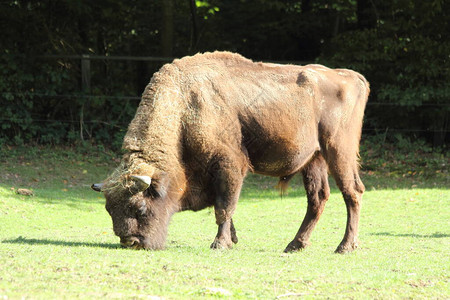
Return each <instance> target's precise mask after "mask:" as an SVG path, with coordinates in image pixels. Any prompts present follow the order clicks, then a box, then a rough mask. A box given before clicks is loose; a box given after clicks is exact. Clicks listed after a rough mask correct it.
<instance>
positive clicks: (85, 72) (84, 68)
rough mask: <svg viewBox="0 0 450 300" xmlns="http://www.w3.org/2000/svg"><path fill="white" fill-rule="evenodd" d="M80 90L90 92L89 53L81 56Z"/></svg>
mask: <svg viewBox="0 0 450 300" xmlns="http://www.w3.org/2000/svg"><path fill="white" fill-rule="evenodd" d="M81 90H82V91H83V93H90V92H91V59H90V57H89V54H83V55H82V56H81Z"/></svg>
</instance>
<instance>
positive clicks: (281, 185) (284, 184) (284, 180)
mask: <svg viewBox="0 0 450 300" xmlns="http://www.w3.org/2000/svg"><path fill="white" fill-rule="evenodd" d="M294 175H295V173H294V174H291V175H287V176H282V177H280V180H279V181H278V184H277V185H276V188H277V189H279V190H280V195H281V196H283V195H285V194H286V190H287V188H288V187H289V181H290V180H291V179H292V177H294Z"/></svg>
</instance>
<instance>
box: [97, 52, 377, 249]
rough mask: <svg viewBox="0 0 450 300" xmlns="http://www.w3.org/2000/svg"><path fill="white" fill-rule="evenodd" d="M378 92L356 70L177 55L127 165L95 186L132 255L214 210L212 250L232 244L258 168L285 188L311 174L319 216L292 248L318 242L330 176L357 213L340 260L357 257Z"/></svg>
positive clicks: (147, 96) (152, 95)
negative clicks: (361, 162) (364, 148)
mask: <svg viewBox="0 0 450 300" xmlns="http://www.w3.org/2000/svg"><path fill="white" fill-rule="evenodd" d="M368 95H369V84H368V82H367V81H366V80H365V79H364V77H363V76H362V75H360V74H358V73H356V72H354V71H351V70H346V69H329V68H326V67H324V66H321V65H307V66H296V65H279V64H270V63H255V62H252V61H251V60H249V59H246V58H244V57H242V56H240V55H238V54H233V53H229V52H214V53H205V54H197V55H195V56H192V57H185V58H182V59H176V60H174V61H173V63H171V64H166V65H165V66H163V67H162V68H161V69H160V71H159V72H157V73H155V74H154V76H153V78H152V79H151V81H150V84H149V85H148V86H147V87H146V89H145V91H144V93H143V95H142V101H141V103H140V105H139V108H138V109H137V112H136V116H135V117H134V119H133V121H132V122H131V123H130V125H129V128H128V132H127V134H126V136H125V139H124V143H123V149H124V150H125V151H126V153H125V154H124V155H123V158H122V162H121V164H120V166H119V167H118V168H117V169H116V171H115V172H114V173H113V174H112V175H111V176H110V177H109V178H108V179H106V180H105V181H104V182H103V183H101V184H94V185H93V186H92V188H93V189H94V190H97V191H101V192H103V193H104V195H105V197H106V210H107V211H108V213H109V214H110V215H111V217H112V221H113V227H114V232H115V234H116V235H117V236H119V237H120V242H121V244H122V246H124V247H131V248H134V249H141V248H144V249H162V248H164V244H165V240H166V235H167V227H168V224H169V220H170V218H171V216H172V215H173V214H174V213H175V212H179V211H183V210H194V211H197V210H200V209H203V208H205V207H209V206H214V209H215V217H216V223H217V225H218V227H219V229H218V233H217V236H216V237H215V239H214V242H213V243H212V245H211V248H214V249H217V248H231V247H232V244H233V243H237V240H238V239H237V237H236V231H235V228H234V225H233V220H232V216H233V213H234V210H235V209H236V204H237V202H238V198H239V193H240V191H241V187H242V182H243V180H244V177H245V176H246V174H247V172H248V171H250V172H255V173H259V174H264V175H268V176H276V177H279V178H280V186H281V187H282V188H285V187H286V186H287V183H288V181H289V180H290V179H291V178H292V177H293V176H294V175H295V174H297V173H301V174H302V176H303V182H304V186H305V189H306V192H307V198H308V208H307V212H306V216H305V218H304V220H303V222H302V224H301V226H300V229H299V230H298V232H297V234H296V236H295V238H294V239H293V240H292V242H290V243H289V244H288V246H287V247H286V249H285V252H290V251H296V250H299V249H302V248H304V247H306V246H307V245H308V240H309V237H310V235H311V232H312V230H313V229H314V226H315V225H316V223H317V221H318V220H319V217H320V215H321V213H322V211H323V209H324V206H325V202H326V201H327V199H328V196H329V195H330V188H329V186H328V175H327V171H328V170H329V171H330V172H331V174H332V175H333V177H334V179H335V180H336V183H337V185H338V187H339V188H340V190H341V191H342V194H343V196H344V200H345V204H346V206H347V227H346V230H345V235H344V238H343V240H342V242H341V243H340V245H339V246H338V247H337V249H336V252H339V253H343V252H347V251H351V250H353V249H355V248H356V247H357V234H358V221H359V212H360V207H361V196H362V194H363V192H364V185H363V183H362V182H361V179H360V177H359V175H358V151H359V140H360V136H361V127H362V120H363V114H364V108H365V106H366V102H367V97H368Z"/></svg>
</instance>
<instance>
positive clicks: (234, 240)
mask: <svg viewBox="0 0 450 300" xmlns="http://www.w3.org/2000/svg"><path fill="white" fill-rule="evenodd" d="M231 241H232V242H233V243H234V244H237V243H238V237H237V236H236V233H235V234H233V233H232V234H231Z"/></svg>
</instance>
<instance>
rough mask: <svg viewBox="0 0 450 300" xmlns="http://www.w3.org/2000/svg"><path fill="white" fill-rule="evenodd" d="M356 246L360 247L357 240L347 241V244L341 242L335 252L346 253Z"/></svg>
mask: <svg viewBox="0 0 450 300" xmlns="http://www.w3.org/2000/svg"><path fill="white" fill-rule="evenodd" d="M356 248H358V243H357V242H353V243H347V244H342V243H341V244H340V245H339V246H338V247H337V248H336V251H334V253H339V254H345V253H350V252H352V251H353V250H355V249H356Z"/></svg>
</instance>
